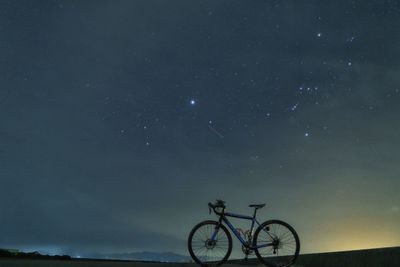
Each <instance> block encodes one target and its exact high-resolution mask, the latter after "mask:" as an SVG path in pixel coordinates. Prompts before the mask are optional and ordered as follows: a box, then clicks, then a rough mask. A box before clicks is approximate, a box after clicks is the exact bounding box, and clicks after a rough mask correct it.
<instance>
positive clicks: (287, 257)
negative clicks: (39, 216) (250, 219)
mask: <svg viewBox="0 0 400 267" xmlns="http://www.w3.org/2000/svg"><path fill="white" fill-rule="evenodd" d="M281 230H283V233H280V231H281ZM261 235H264V237H262V236H261ZM263 238H265V240H263ZM262 242H265V243H268V242H273V243H275V245H274V246H269V247H265V248H257V246H259V245H261V244H262ZM253 246H254V247H256V248H255V249H254V251H255V254H256V256H257V258H258V260H259V261H260V262H262V263H263V264H265V265H266V266H269V267H287V266H290V265H292V264H293V263H294V262H295V261H296V259H297V257H298V255H299V252H300V240H299V236H298V235H297V233H296V231H295V230H294V228H293V227H292V226H290V225H289V224H288V223H286V222H283V221H280V220H269V221H266V222H264V223H262V224H261V225H260V226H259V227H258V228H257V229H256V231H255V233H254V239H253ZM261 250H262V251H261ZM282 252H283V253H282ZM285 252H286V253H285ZM279 253H281V254H279Z"/></svg>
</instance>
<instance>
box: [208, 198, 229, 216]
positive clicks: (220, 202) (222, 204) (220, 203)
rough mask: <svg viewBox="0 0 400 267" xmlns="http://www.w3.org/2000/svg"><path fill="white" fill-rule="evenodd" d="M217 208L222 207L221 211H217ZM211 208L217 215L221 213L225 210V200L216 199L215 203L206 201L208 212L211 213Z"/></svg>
mask: <svg viewBox="0 0 400 267" xmlns="http://www.w3.org/2000/svg"><path fill="white" fill-rule="evenodd" d="M217 208H222V212H219V211H217V210H216V209H217ZM211 209H212V210H213V211H214V212H215V213H216V214H218V215H220V214H222V213H223V212H224V210H225V201H223V200H220V199H217V200H216V201H215V204H213V203H211V202H208V212H209V213H210V214H211Z"/></svg>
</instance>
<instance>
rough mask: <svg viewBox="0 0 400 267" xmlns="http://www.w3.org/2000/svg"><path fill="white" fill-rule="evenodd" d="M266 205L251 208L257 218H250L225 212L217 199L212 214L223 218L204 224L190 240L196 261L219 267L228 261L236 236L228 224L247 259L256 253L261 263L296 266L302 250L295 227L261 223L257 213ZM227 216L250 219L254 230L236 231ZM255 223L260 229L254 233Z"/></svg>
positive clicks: (210, 204)
mask: <svg viewBox="0 0 400 267" xmlns="http://www.w3.org/2000/svg"><path fill="white" fill-rule="evenodd" d="M264 206H265V204H252V205H249V207H251V208H254V213H253V216H246V215H240V214H234V213H229V212H225V208H226V206H225V202H224V201H222V200H217V201H216V202H215V203H214V204H212V203H208V209H209V213H210V214H211V210H213V211H214V213H215V214H216V215H217V216H219V219H218V221H212V220H207V221H203V222H200V223H198V224H197V225H196V226H194V228H193V229H192V231H191V232H190V234H189V238H188V249H189V253H190V256H191V257H192V259H193V260H194V261H195V262H196V263H197V264H199V265H201V266H203V267H211V266H213V267H215V266H219V265H221V264H223V263H224V262H226V261H227V260H228V258H229V256H230V254H231V252H232V237H231V235H230V233H229V231H228V229H227V228H226V226H225V225H227V226H228V228H229V229H230V230H231V232H232V233H233V234H234V235H235V236H236V237H237V238H238V239H239V241H240V243H242V250H243V252H244V253H245V260H247V258H248V255H249V254H251V253H252V252H255V254H256V256H257V258H258V259H259V261H260V262H262V263H263V264H265V265H266V266H269V267H286V266H289V265H291V264H293V263H294V262H295V260H296V258H297V256H298V255H299V251H300V240H299V237H298V235H297V233H296V231H295V230H294V229H293V227H291V226H290V225H289V224H287V223H285V222H283V221H280V220H268V221H266V222H263V223H261V224H260V223H259V222H258V221H257V219H256V214H257V210H258V209H261V208H263V207H264ZM227 217H234V218H239V219H244V220H250V221H251V227H250V230H248V231H245V232H244V231H243V230H241V229H236V228H235V227H234V226H233V225H232V224H231V223H230V222H229V220H228V219H227ZM223 223H224V224H225V225H224V224H223ZM255 224H257V225H258V227H257V229H256V230H255V231H253V230H254V227H255ZM253 232H254V234H253ZM242 235H243V237H242Z"/></svg>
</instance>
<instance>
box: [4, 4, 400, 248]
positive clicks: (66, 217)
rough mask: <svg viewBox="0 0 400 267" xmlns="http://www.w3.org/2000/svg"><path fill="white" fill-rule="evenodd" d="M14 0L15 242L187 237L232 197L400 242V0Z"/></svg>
mask: <svg viewBox="0 0 400 267" xmlns="http://www.w3.org/2000/svg"><path fill="white" fill-rule="evenodd" d="M0 6H1V8H0V122H1V124H0V181H1V187H0V236H1V237H2V238H1V240H0V247H12V248H21V249H35V250H37V249H38V250H41V251H47V252H50V253H80V252H82V251H104V252H120V251H142V250H146V251H174V252H179V253H187V252H186V238H187V235H188V232H189V231H190V229H191V228H192V226H193V225H194V224H195V223H196V222H198V221H200V220H202V219H206V218H209V216H208V214H207V207H206V203H207V202H208V201H212V200H213V199H215V198H222V199H225V200H226V201H227V202H228V208H229V209H230V210H231V211H232V210H233V211H237V212H243V213H246V212H250V210H249V209H248V208H247V204H249V203H250V202H261V203H264V202H266V203H267V207H266V208H264V209H263V210H261V211H260V219H261V220H263V219H269V218H280V219H283V220H286V221H288V222H289V223H290V224H292V225H293V226H294V227H295V228H296V229H297V231H298V233H299V236H300V239H301V241H302V252H314V251H331V250H344V249H356V248H365V247H381V246H394V245H400V231H399V228H398V225H399V223H400V197H399V194H398V190H399V188H400V179H399V178H398V176H399V173H400V167H399V165H398V162H399V160H400V157H399V152H398V151H399V148H400V142H399V136H400V123H399V122H400V105H399V102H400V78H399V77H400V68H399V64H398V63H399V61H400V49H399V47H400V3H399V2H398V1H381V0H380V1H324V2H323V3H322V2H321V1H256V0H254V1H186V0H181V1H175V0H172V1H171V0H170V1H149V0H146V1H144V0H143V1H0ZM236 248H238V246H236Z"/></svg>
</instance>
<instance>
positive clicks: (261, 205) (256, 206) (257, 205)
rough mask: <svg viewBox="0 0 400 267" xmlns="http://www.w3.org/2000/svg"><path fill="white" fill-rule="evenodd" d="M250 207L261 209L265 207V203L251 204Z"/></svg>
mask: <svg viewBox="0 0 400 267" xmlns="http://www.w3.org/2000/svg"><path fill="white" fill-rule="evenodd" d="M249 207H250V208H256V209H261V208H263V207H265V204H250V205H249Z"/></svg>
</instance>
